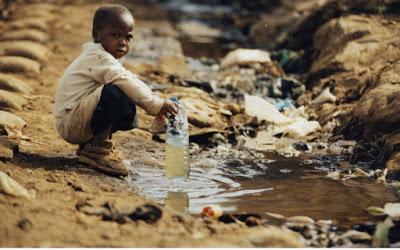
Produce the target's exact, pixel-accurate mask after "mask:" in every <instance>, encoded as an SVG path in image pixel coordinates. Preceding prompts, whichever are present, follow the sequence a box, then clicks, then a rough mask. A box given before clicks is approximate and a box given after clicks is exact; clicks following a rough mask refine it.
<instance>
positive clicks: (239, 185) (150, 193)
mask: <svg viewBox="0 0 400 250" xmlns="http://www.w3.org/2000/svg"><path fill="white" fill-rule="evenodd" d="M306 162H307V163H308V162H309V161H306ZM306 162H305V161H302V160H299V159H294V158H291V159H274V160H271V159H263V160H258V161H257V162H253V161H242V160H237V159H231V158H230V159H222V160H221V159H219V160H218V161H215V160H210V159H204V158H203V159H197V160H194V161H193V162H192V169H191V173H190V177H189V180H187V181H183V180H170V179H167V178H166V177H165V176H164V175H165V173H164V170H163V169H160V168H156V167H151V166H145V165H140V164H137V163H132V164H133V165H134V166H132V167H131V169H133V171H134V172H133V175H132V176H133V183H134V185H135V187H136V189H137V190H138V191H139V192H140V193H141V194H143V195H144V196H146V197H148V198H151V199H154V200H157V201H159V202H162V203H164V204H166V206H167V207H169V208H171V209H173V210H175V211H177V212H180V213H190V214H193V215H198V214H199V213H200V211H201V210H202V208H203V207H204V206H206V205H210V204H218V205H220V206H221V207H222V209H223V211H226V212H256V213H259V214H261V215H263V214H264V213H265V212H272V213H280V214H282V215H285V216H295V215H306V216H310V217H312V218H314V219H335V220H337V221H338V222H340V223H344V224H354V223H359V222H365V221H369V220H371V219H372V218H371V217H370V216H369V215H368V214H367V213H366V212H365V211H364V210H363V209H364V208H367V207H368V206H381V205H383V204H385V203H386V202H390V201H396V200H397V199H396V197H395V195H394V194H393V193H392V192H391V191H390V190H388V189H387V188H386V187H385V186H384V185H382V184H377V183H376V182H375V181H374V180H371V179H366V178H363V179H350V180H345V181H340V180H339V181H338V180H332V179H329V178H327V177H325V176H326V172H323V171H321V170H319V169H320V168H321V166H322V165H321V163H319V161H318V160H314V161H313V163H312V164H305V163H306ZM324 164H326V162H325V163H324Z"/></svg>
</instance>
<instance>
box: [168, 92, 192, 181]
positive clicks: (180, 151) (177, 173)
mask: <svg viewBox="0 0 400 250" xmlns="http://www.w3.org/2000/svg"><path fill="white" fill-rule="evenodd" d="M171 101H173V102H176V103H177V104H178V107H179V113H178V114H177V115H176V116H172V115H171V116H169V117H168V124H167V133H166V145H165V170H166V176H167V177H168V178H176V177H178V178H184V179H187V178H188V177H189V171H190V159H189V158H190V155H189V126H188V121H187V117H186V113H185V109H184V108H183V106H182V105H181V104H180V103H179V101H178V98H177V97H173V98H171Z"/></svg>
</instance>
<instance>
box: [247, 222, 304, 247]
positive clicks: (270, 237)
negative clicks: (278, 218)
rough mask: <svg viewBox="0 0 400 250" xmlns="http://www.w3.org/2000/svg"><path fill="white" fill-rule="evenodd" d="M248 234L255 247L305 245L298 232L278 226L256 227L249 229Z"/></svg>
mask: <svg viewBox="0 0 400 250" xmlns="http://www.w3.org/2000/svg"><path fill="white" fill-rule="evenodd" d="M247 236H248V237H249V240H250V242H251V243H252V244H253V245H254V246H255V247H279V248H280V247H290V248H294V247H305V244H304V241H303V240H302V237H301V236H300V235H299V234H298V233H295V232H292V231H290V230H287V229H281V228H278V227H271V226H270V227H267V228H254V229H252V230H250V231H248V233H247ZM241 237H244V235H242V236H241Z"/></svg>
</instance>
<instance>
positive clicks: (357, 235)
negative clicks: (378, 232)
mask: <svg viewBox="0 0 400 250" xmlns="http://www.w3.org/2000/svg"><path fill="white" fill-rule="evenodd" d="M339 239H349V240H350V241H352V242H354V243H361V242H366V241H371V240H372V236H371V235H369V234H368V233H365V232H359V231H356V230H349V231H347V232H346V233H344V234H342V235H340V236H339Z"/></svg>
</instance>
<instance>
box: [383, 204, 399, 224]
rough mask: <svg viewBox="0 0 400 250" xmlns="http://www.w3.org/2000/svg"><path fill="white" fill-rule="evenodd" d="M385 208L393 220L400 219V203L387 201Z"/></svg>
mask: <svg viewBox="0 0 400 250" xmlns="http://www.w3.org/2000/svg"><path fill="white" fill-rule="evenodd" d="M383 210H384V212H385V214H387V215H388V216H389V217H390V218H392V219H393V220H399V219H400V203H391V202H389V203H386V204H385V206H384V207H383Z"/></svg>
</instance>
